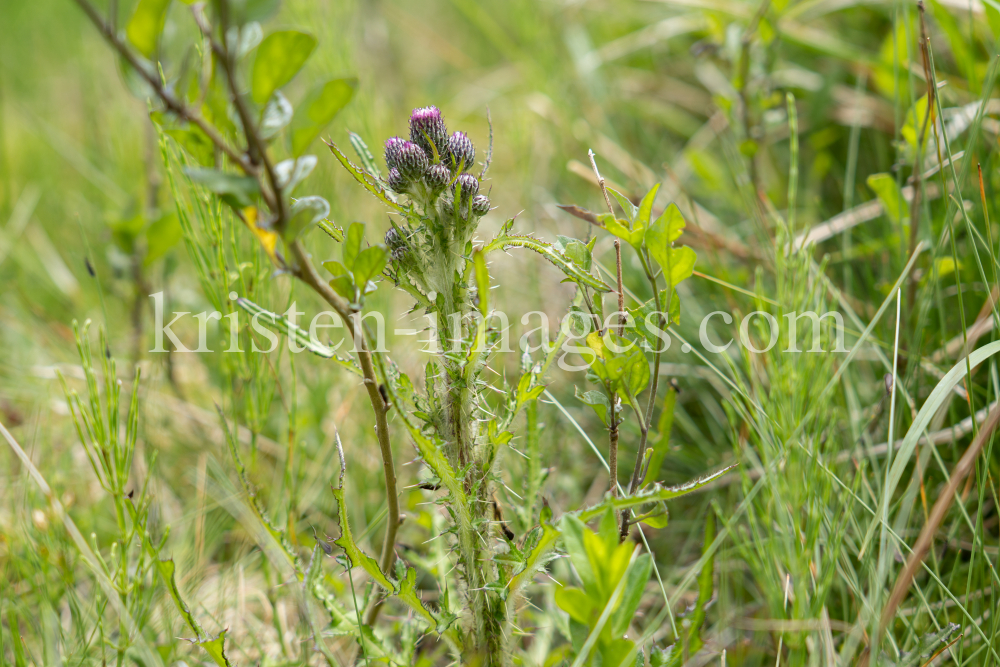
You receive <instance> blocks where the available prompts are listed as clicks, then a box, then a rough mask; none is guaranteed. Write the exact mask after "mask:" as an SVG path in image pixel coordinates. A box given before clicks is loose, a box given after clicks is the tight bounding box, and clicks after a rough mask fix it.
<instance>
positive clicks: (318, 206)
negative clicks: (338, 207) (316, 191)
mask: <svg viewBox="0 0 1000 667" xmlns="http://www.w3.org/2000/svg"><path fill="white" fill-rule="evenodd" d="M328 215H330V203H329V202H328V201H327V200H325V199H323V198H322V197H317V196H312V197H302V198H301V199H296V200H295V202H294V203H293V204H292V205H291V207H290V208H289V209H288V224H287V225H286V226H285V231H284V234H283V236H284V237H285V240H286V241H288V242H289V243H291V242H292V241H294V240H295V239H297V238H298V237H299V235H300V234H301V233H302V232H303V230H305V229H306V227H308V226H309V225H314V224H316V223H317V222H319V221H320V220H322V219H324V218H326V217H327V216H328Z"/></svg>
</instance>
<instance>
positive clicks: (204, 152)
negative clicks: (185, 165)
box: [164, 125, 215, 167]
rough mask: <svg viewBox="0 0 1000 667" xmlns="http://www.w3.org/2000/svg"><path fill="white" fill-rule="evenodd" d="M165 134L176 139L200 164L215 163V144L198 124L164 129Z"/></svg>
mask: <svg viewBox="0 0 1000 667" xmlns="http://www.w3.org/2000/svg"><path fill="white" fill-rule="evenodd" d="M164 134H166V135H167V136H168V137H170V138H171V139H173V140H174V141H176V142H177V144H178V145H179V146H180V147H181V148H183V149H184V150H185V151H186V152H187V154H188V155H190V156H191V157H193V158H194V159H195V161H196V162H197V163H198V164H200V165H202V166H204V167H209V166H211V165H214V164H215V144H213V143H212V140H211V139H209V138H208V136H207V135H206V134H205V133H204V132H202V131H201V129H200V128H199V127H198V126H196V125H191V126H189V127H185V128H173V129H169V130H164Z"/></svg>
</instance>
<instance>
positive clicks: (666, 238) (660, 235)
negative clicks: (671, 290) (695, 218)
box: [645, 203, 686, 275]
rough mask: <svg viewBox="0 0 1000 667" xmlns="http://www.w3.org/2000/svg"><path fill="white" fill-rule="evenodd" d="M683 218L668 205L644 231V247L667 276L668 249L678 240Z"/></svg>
mask: <svg viewBox="0 0 1000 667" xmlns="http://www.w3.org/2000/svg"><path fill="white" fill-rule="evenodd" d="M685 224H686V223H685V222H684V216H683V215H681V212H680V209H678V208H677V205H676V204H673V203H672V204H670V206H668V207H667V208H666V209H664V211H663V213H661V214H660V217H659V218H657V219H656V222H654V223H653V224H652V225H650V226H649V228H648V229H647V230H646V239H645V241H646V247H647V248H648V249H649V254H650V255H651V256H652V257H653V259H655V260H656V263H657V264H659V265H660V267H661V268H662V269H663V272H664V274H666V275H669V268H668V267H669V266H670V261H669V259H670V258H669V253H668V251H669V249H670V248H671V245H672V244H673V242H674V241H676V240H677V239H678V238H680V235H681V233H682V232H683V231H684V227H685Z"/></svg>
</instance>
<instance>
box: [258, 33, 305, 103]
mask: <svg viewBox="0 0 1000 667" xmlns="http://www.w3.org/2000/svg"><path fill="white" fill-rule="evenodd" d="M315 48H316V38H315V37H313V36H312V35H310V34H307V33H304V32H300V31H298V30H282V31H279V32H272V33H271V34H270V35H268V36H267V37H265V38H264V41H262V42H261V43H260V46H258V47H257V57H256V58H255V59H254V62H253V73H252V74H251V76H250V92H251V94H252V95H253V101H254V102H256V103H257V104H264V103H265V102H267V101H268V100H269V99H270V98H271V95H272V94H273V93H274V91H276V90H278V89H279V88H281V87H282V86H284V85H285V84H286V83H288V82H289V81H291V80H292V79H293V78H294V77H295V75H296V74H298V73H299V70H300V69H302V66H303V65H305V63H306V60H308V59H309V56H310V55H312V52H313V49H315Z"/></svg>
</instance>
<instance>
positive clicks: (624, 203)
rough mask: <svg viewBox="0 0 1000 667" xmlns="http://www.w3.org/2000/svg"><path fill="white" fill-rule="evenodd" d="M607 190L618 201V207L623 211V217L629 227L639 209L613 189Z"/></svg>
mask: <svg viewBox="0 0 1000 667" xmlns="http://www.w3.org/2000/svg"><path fill="white" fill-rule="evenodd" d="M607 190H608V192H610V193H611V196H612V197H614V198H615V199H616V200H617V201H618V205H619V206H621V207H622V210H623V211H625V217H626V218H628V220H627V222H628V224H629V225H631V224H632V223H633V222H634V221H635V216H636V214H637V213H638V212H639V209H638V208H636V206H635V204H633V203H632V201H631V200H630V199H629V198H628V197H626V196H625V195H623V194H622V193H620V192H618V191H617V190H615V189H614V188H608V189H607Z"/></svg>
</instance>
